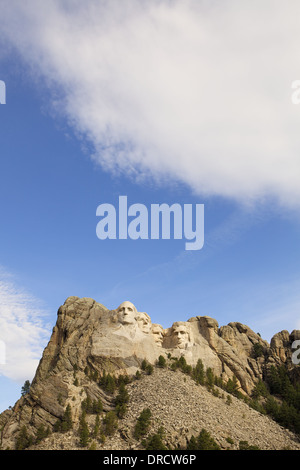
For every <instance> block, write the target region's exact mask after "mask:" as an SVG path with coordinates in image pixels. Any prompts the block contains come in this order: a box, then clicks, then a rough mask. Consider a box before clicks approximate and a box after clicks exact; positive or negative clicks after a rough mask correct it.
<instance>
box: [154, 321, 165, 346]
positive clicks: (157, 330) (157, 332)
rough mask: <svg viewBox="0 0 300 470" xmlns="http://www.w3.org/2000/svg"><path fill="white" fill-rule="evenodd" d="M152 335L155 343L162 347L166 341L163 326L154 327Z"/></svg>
mask: <svg viewBox="0 0 300 470" xmlns="http://www.w3.org/2000/svg"><path fill="white" fill-rule="evenodd" d="M152 334H153V337H154V341H155V342H156V343H157V344H158V345H161V344H162V342H163V339H164V329H163V327H162V326H161V325H157V324H154V325H152Z"/></svg>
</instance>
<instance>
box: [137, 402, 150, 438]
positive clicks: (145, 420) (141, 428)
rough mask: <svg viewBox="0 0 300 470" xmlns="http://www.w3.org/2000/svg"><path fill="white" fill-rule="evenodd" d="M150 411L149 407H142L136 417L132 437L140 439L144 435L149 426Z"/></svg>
mask: <svg viewBox="0 0 300 470" xmlns="http://www.w3.org/2000/svg"><path fill="white" fill-rule="evenodd" d="M151 416H152V413H151V411H150V409H149V408H144V409H143V411H142V412H141V414H140V416H139V417H138V419H137V422H136V425H135V428H134V437H135V438H136V439H140V437H142V436H144V435H145V434H146V433H147V431H148V429H149V426H150V422H151Z"/></svg>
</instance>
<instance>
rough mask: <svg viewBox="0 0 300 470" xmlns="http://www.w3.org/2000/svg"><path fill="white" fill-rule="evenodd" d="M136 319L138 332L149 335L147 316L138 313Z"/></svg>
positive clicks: (149, 325) (149, 326)
mask: <svg viewBox="0 0 300 470" xmlns="http://www.w3.org/2000/svg"><path fill="white" fill-rule="evenodd" d="M136 319H137V322H138V326H139V328H140V330H141V331H142V332H143V333H150V331H151V319H150V317H149V315H147V313H144V312H138V314H137V317H136Z"/></svg>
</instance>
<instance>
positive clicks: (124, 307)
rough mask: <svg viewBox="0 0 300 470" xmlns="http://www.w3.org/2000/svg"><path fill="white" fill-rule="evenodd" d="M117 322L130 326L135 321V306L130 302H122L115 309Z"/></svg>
mask: <svg viewBox="0 0 300 470" xmlns="http://www.w3.org/2000/svg"><path fill="white" fill-rule="evenodd" d="M117 313H118V320H119V322H120V323H122V324H123V325H130V324H132V323H133V322H134V321H135V317H136V314H137V311H136V308H135V306H134V305H133V304H132V303H131V302H128V301H126V302H123V303H121V305H120V306H119V307H118V308H117Z"/></svg>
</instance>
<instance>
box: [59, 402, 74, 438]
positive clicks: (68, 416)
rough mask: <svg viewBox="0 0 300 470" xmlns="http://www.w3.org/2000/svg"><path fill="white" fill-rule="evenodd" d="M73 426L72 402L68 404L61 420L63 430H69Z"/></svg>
mask: <svg viewBox="0 0 300 470" xmlns="http://www.w3.org/2000/svg"><path fill="white" fill-rule="evenodd" d="M72 428H73V421H72V410H71V406H70V404H68V405H67V408H66V409H65V412H64V415H63V417H62V422H61V428H60V430H61V432H67V431H69V430H70V429H72Z"/></svg>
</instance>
